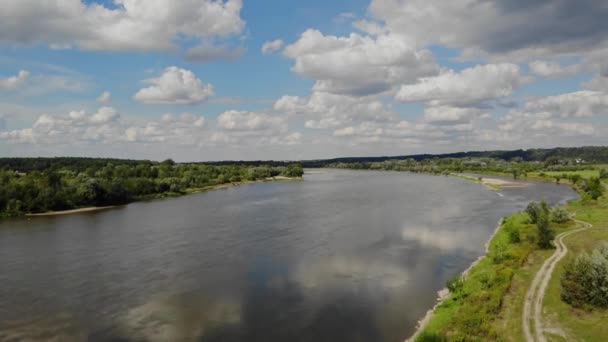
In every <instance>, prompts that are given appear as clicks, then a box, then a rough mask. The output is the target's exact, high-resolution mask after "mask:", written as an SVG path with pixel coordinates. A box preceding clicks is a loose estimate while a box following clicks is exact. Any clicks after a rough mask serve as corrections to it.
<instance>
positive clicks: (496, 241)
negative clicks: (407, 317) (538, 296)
mask: <svg viewBox="0 0 608 342" xmlns="http://www.w3.org/2000/svg"><path fill="white" fill-rule="evenodd" d="M510 229H516V230H518V231H519V236H520V238H521V241H520V242H519V243H512V242H510V238H509V230H510ZM534 236H535V227H534V226H532V225H530V224H528V223H527V215H526V214H523V213H517V214H513V215H511V216H509V217H507V218H506V219H505V220H504V221H503V223H502V224H501V226H500V228H499V229H498V231H497V232H496V234H495V235H494V237H493V238H492V240H491V241H490V244H489V248H488V253H487V255H486V256H485V257H484V258H482V259H481V260H480V261H479V263H477V264H476V265H475V266H473V267H472V268H471V270H470V272H469V274H468V275H467V276H466V279H465V280H464V284H463V287H462V289H461V290H460V291H458V292H456V293H451V294H450V295H449V296H448V297H447V298H446V299H445V300H444V301H443V302H442V304H440V305H439V306H438V307H437V309H436V310H435V313H434V316H433V317H432V319H431V320H430V322H429V323H428V325H427V326H426V328H425V329H424V332H423V333H422V334H421V335H420V337H418V338H417V341H424V340H425V338H424V336H443V337H445V338H447V339H448V340H459V341H460V340H466V341H487V340H507V339H506V338H504V337H505V336H510V335H511V333H510V332H509V331H510V329H511V328H514V327H516V326H517V324H515V323H514V321H513V322H507V323H506V324H505V320H504V319H502V318H501V312H502V310H503V301H504V298H505V296H506V295H507V294H508V293H509V292H510V289H511V282H512V279H513V277H514V276H515V275H516V274H517V273H518V272H520V270H521V269H522V267H523V265H524V263H525V261H526V260H527V259H528V255H529V254H530V253H531V252H532V251H533V250H534V249H535V248H536V243H535V241H534ZM524 295H525V290H524V291H523V294H522V295H521V301H523V296H524ZM511 316H513V315H511ZM516 316H517V317H518V318H519V317H520V315H516ZM513 317H514V316H513Z"/></svg>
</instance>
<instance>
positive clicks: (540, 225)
mask: <svg viewBox="0 0 608 342" xmlns="http://www.w3.org/2000/svg"><path fill="white" fill-rule="evenodd" d="M526 213H527V214H528V216H529V217H530V223H533V224H536V231H537V236H538V246H539V247H540V248H550V247H551V240H553V238H554V233H553V230H552V229H551V227H550V226H549V219H550V210H549V206H548V205H547V202H545V201H541V202H539V203H536V202H531V203H530V204H528V207H527V208H526Z"/></svg>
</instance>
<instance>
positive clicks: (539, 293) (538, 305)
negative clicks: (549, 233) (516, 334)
mask: <svg viewBox="0 0 608 342" xmlns="http://www.w3.org/2000/svg"><path fill="white" fill-rule="evenodd" d="M574 221H575V222H577V223H578V224H581V225H583V227H582V228H578V229H575V230H571V231H568V232H564V233H561V234H559V235H558V236H556V237H555V240H554V243H555V247H556V249H555V253H553V255H551V257H549V258H548V259H547V260H545V262H544V263H543V265H542V266H541V268H540V270H538V272H537V273H536V275H535V276H534V279H533V280H532V284H531V285H530V288H528V292H527V293H526V299H525V303H524V311H523V315H522V325H523V330H524V335H525V336H526V341H528V342H534V341H539V342H545V341H547V339H546V338H545V335H544V334H543V325H542V309H543V299H544V298H545V291H546V290H547V285H548V284H549V280H550V279H551V275H552V274H553V270H554V269H555V266H556V265H557V263H558V262H559V261H560V260H561V259H562V258H563V257H564V256H566V254H567V253H568V247H566V245H565V244H564V241H563V240H564V238H565V237H566V236H569V235H571V234H574V233H578V232H580V231H583V230H586V229H589V228H591V227H592V225H591V223H589V222H585V221H580V220H576V219H574ZM532 324H533V325H534V334H533V333H532V330H531V325H532Z"/></svg>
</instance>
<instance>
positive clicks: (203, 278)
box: [0, 170, 577, 342]
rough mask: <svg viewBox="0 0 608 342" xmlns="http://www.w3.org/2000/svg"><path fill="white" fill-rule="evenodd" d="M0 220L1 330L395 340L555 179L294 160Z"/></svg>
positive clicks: (562, 191) (115, 336) (82, 335)
mask: <svg viewBox="0 0 608 342" xmlns="http://www.w3.org/2000/svg"><path fill="white" fill-rule="evenodd" d="M304 178H305V180H304V181H299V182H298V181H296V182H274V183H256V184H250V185H243V186H237V187H232V188H226V189H220V190H215V191H209V192H204V193H198V194H192V195H187V196H182V197H178V198H169V199H164V200H155V201H150V202H138V203H133V204H130V205H127V206H122V207H117V208H114V209H110V210H105V211H101V212H88V213H80V214H72V215H65V216H54V217H35V218H20V219H11V220H2V221H0V341H21V340H28V341H48V340H53V341H201V342H207V341H250V342H251V341H402V340H403V339H404V338H406V337H407V336H409V335H410V334H411V333H412V332H413V331H414V329H415V326H416V322H417V321H418V320H419V319H420V318H421V317H422V316H423V315H424V313H425V312H426V311H427V310H428V309H429V308H430V307H432V306H433V305H434V303H435V299H436V295H437V291H438V290H440V289H441V288H442V287H444V284H445V282H446V280H447V279H449V278H451V277H452V276H454V275H455V274H458V273H460V272H462V271H463V270H464V269H466V268H467V267H468V265H469V264H470V263H471V262H472V261H474V260H475V259H476V258H477V257H478V256H480V255H482V254H483V252H484V244H485V242H486V241H487V240H488V238H489V237H490V236H491V234H492V232H493V231H494V229H495V227H496V225H497V222H498V221H499V219H500V218H501V217H503V216H505V215H507V214H509V213H512V212H514V211H517V210H521V209H523V208H524V207H525V205H526V204H527V203H528V202H529V201H530V200H540V199H546V200H547V201H549V202H551V203H558V202H563V201H565V200H568V199H573V198H576V197H577V196H576V193H575V192H574V191H572V190H571V189H570V188H568V187H565V186H558V185H555V184H548V183H530V184H529V186H527V187H513V188H504V189H502V190H500V191H494V190H490V189H488V188H486V187H484V186H482V185H480V184H477V183H473V182H470V181H466V180H463V179H458V178H452V177H443V176H430V175H422V174H411V173H398V172H380V171H348V170H307V172H306V174H305V177H304Z"/></svg>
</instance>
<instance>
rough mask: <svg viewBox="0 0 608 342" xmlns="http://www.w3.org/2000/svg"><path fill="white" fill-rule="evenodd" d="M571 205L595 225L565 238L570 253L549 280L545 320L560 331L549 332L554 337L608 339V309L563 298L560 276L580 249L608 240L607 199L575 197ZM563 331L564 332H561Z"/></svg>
mask: <svg viewBox="0 0 608 342" xmlns="http://www.w3.org/2000/svg"><path fill="white" fill-rule="evenodd" d="M569 209H570V210H572V211H576V212H577V215H576V216H577V218H579V219H581V220H584V221H588V222H590V223H591V224H593V228H592V229H589V230H586V231H583V232H580V233H576V234H573V235H571V236H568V237H567V238H565V239H564V242H565V244H566V246H568V255H567V256H566V257H565V258H564V259H563V260H562V261H560V262H559V264H558V265H557V267H556V269H555V271H554V273H553V277H551V281H550V282H549V286H548V288H547V294H546V296H545V301H544V320H545V322H548V326H549V327H550V328H553V329H554V330H555V331H557V332H559V334H552V335H549V336H548V337H549V340H551V341H553V340H554V341H561V340H564V341H566V340H568V341H575V340H578V341H598V342H599V341H606V336H608V325H607V324H605V323H606V322H608V310H605V309H604V310H602V309H589V310H585V309H577V308H573V307H572V306H570V305H568V304H567V303H565V302H563V301H562V300H561V285H560V279H561V276H562V274H563V272H564V265H565V264H566V263H567V262H568V261H569V260H571V259H572V258H575V257H576V256H577V255H578V254H579V253H581V252H589V251H591V250H593V249H594V248H596V247H598V246H599V244H600V243H602V242H605V241H608V199H606V198H605V197H602V198H600V199H599V200H598V201H592V202H587V203H582V202H581V201H574V202H572V203H571V204H570V205H569ZM560 335H564V336H565V337H563V336H560Z"/></svg>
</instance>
